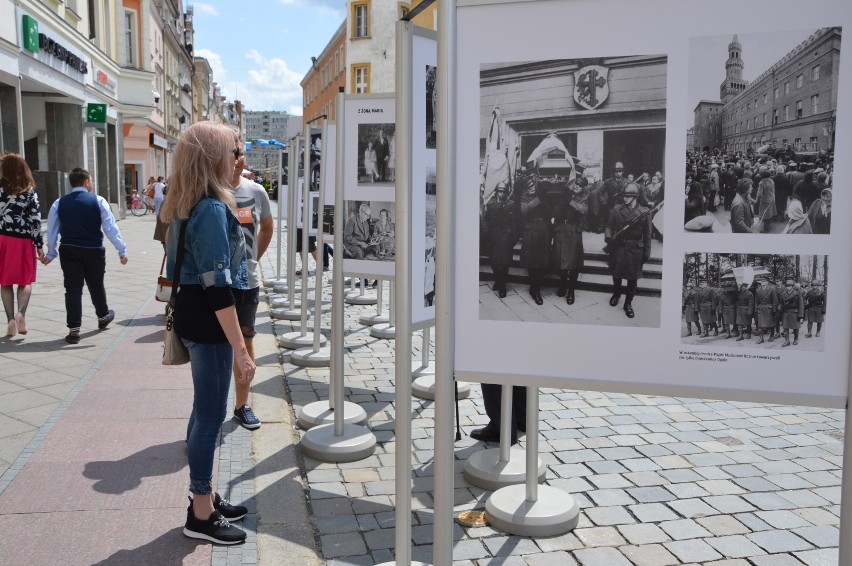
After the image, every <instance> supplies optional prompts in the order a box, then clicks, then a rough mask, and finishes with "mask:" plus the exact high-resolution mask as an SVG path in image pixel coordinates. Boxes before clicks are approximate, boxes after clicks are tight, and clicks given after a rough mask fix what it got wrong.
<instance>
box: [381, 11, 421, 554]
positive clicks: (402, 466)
mask: <svg viewBox="0 0 852 566" xmlns="http://www.w3.org/2000/svg"><path fill="white" fill-rule="evenodd" d="M411 34H412V30H411V23H409V22H403V21H400V22H397V25H396V234H395V238H396V245H397V250H399V251H400V252H401V253H398V254H397V256H396V271H395V280H394V281H391V282H390V326H391V327H393V326H394V320H393V319H394V313H399V326H397V327H396V332H395V338H396V345H395V359H394V366H395V369H394V373H395V375H396V399H395V403H396V424H395V430H394V436H395V440H396V462H395V463H396V477H395V479H396V530H395V543H396V563H397V565H398V566H407V565H408V564H411V293H410V290H411V277H410V274H411V157H412V150H413V148H412V144H411V124H412V96H413V93H412V92H411V81H412V71H411V66H412V63H411V59H412V55H411V41H412V40H411ZM397 285H399V288H400V290H401V292H400V293H396V292H395V289H396V286H397ZM377 298H378V300H379V302H381V297H378V296H377Z"/></svg>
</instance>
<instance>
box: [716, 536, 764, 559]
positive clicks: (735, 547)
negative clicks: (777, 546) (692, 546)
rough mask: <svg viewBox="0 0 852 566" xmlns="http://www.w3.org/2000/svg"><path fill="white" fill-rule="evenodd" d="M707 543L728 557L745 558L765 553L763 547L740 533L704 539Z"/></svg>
mask: <svg viewBox="0 0 852 566" xmlns="http://www.w3.org/2000/svg"><path fill="white" fill-rule="evenodd" d="M705 541H706V542H707V544H709V545H710V546H712V547H713V548H715V549H716V550H718V551H719V552H720V553H721V554H722V556H726V557H728V558H745V557H747V556H756V555H759V554H766V553H765V552H764V551H763V549H761V548H760V547H759V546H757V545H756V544H754V543H753V542H751V541H750V540H749V539H747V538H746V537H744V536H742V535H732V536H724V537H716V538H708V539H705Z"/></svg>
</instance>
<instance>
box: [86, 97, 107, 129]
mask: <svg viewBox="0 0 852 566" xmlns="http://www.w3.org/2000/svg"><path fill="white" fill-rule="evenodd" d="M106 121H107V105H106V104H93V103H91V102H90V103H89V106H88V107H87V108H86V122H92V123H95V124H106Z"/></svg>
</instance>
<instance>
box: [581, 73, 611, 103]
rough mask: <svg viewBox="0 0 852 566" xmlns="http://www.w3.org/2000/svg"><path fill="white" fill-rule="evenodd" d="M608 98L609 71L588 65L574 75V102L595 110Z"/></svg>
mask: <svg viewBox="0 0 852 566" xmlns="http://www.w3.org/2000/svg"><path fill="white" fill-rule="evenodd" d="M607 97H609V69H607V68H606V67H601V66H600V65H588V66H586V67H583V68H582V69H580V70H579V71H576V72H575V73H574V101H576V102H577V104H579V105H580V106H582V107H583V108H586V109H587V110H595V109H597V108H598V107H600V105H601V104H603V103H604V102H606V99H607Z"/></svg>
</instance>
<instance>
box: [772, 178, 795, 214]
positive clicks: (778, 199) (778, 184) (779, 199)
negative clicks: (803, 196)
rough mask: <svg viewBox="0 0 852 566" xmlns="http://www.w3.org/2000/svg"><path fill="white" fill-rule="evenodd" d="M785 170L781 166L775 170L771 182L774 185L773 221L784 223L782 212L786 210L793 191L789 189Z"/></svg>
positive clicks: (788, 180)
mask: <svg viewBox="0 0 852 566" xmlns="http://www.w3.org/2000/svg"><path fill="white" fill-rule="evenodd" d="M785 170H786V169H785V168H784V166H783V165H778V166H777V167H776V168H775V175H773V177H772V182H773V183H774V184H775V220H777V221H778V222H783V221H784V212H785V211H786V210H787V201H788V199H789V198H790V195H791V194H792V192H793V190H792V188H791V187H790V179H789V178H787V175H785V174H784V171H785Z"/></svg>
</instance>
